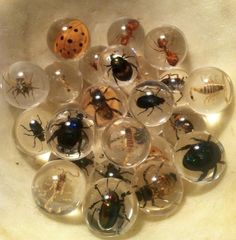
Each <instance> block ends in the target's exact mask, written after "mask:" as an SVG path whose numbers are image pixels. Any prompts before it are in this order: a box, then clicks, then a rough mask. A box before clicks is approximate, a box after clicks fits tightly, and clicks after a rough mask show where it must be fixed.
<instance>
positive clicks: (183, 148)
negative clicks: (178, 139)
mask: <svg viewBox="0 0 236 240" xmlns="http://www.w3.org/2000/svg"><path fill="white" fill-rule="evenodd" d="M191 147H192V144H187V145H185V146H184V147H182V148H180V149H178V150H176V152H179V151H183V150H187V149H189V148H191Z"/></svg>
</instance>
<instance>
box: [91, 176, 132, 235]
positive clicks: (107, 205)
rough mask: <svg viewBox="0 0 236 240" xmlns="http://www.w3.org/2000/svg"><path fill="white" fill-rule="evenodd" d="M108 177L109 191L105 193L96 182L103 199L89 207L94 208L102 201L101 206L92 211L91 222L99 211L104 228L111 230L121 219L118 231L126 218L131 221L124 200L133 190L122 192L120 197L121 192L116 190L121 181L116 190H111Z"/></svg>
mask: <svg viewBox="0 0 236 240" xmlns="http://www.w3.org/2000/svg"><path fill="white" fill-rule="evenodd" d="M108 179H109V178H107V180H106V181H107V191H106V192H105V193H101V191H100V190H99V188H98V186H97V184H95V186H94V188H95V189H96V190H97V192H98V193H99V195H100V197H101V199H100V200H99V201H96V202H95V203H93V204H92V205H91V206H90V207H89V209H90V210H92V209H93V208H94V207H95V206H96V205H97V204H98V203H100V202H102V204H101V207H100V208H94V210H93V212H92V215H91V217H92V219H91V222H93V221H94V214H95V212H96V211H98V212H99V214H98V224H99V226H100V227H101V228H102V229H104V230H109V229H111V228H112V227H114V226H115V224H117V223H118V219H119V218H120V219H121V224H119V225H118V226H117V232H119V230H120V228H121V227H122V225H123V223H124V221H125V220H127V221H130V220H129V218H128V217H127V215H126V213H125V204H124V200H125V197H126V196H128V195H130V194H131V192H129V191H127V192H123V193H121V195H120V197H119V194H118V193H117V192H116V189H117V188H118V186H119V184H120V183H121V181H119V182H118V183H117V185H116V187H115V189H114V190H111V189H110V188H109V187H108Z"/></svg>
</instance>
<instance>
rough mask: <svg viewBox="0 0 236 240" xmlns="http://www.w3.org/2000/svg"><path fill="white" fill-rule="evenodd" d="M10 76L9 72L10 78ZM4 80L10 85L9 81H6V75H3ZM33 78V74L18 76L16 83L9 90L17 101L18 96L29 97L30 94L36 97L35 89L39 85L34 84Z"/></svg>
mask: <svg viewBox="0 0 236 240" xmlns="http://www.w3.org/2000/svg"><path fill="white" fill-rule="evenodd" d="M9 78H10V76H9V74H8V79H9ZM3 79H4V81H5V82H6V83H7V84H8V85H9V83H8V82H7V81H6V79H5V77H4V75H3ZM32 79H33V75H31V76H30V77H27V78H26V77H18V78H16V79H15V80H16V85H15V86H12V87H10V89H9V90H8V91H7V92H11V94H12V95H13V97H14V99H15V101H16V102H18V101H17V96H19V95H22V96H24V98H26V97H29V96H30V94H31V96H32V97H34V89H38V88H37V87H33V86H32Z"/></svg>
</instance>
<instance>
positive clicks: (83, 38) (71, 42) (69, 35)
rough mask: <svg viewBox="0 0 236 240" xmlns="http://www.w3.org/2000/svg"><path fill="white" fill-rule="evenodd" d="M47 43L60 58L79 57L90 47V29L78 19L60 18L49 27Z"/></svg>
mask: <svg viewBox="0 0 236 240" xmlns="http://www.w3.org/2000/svg"><path fill="white" fill-rule="evenodd" d="M47 44H48V47H49V49H50V50H51V51H52V53H53V54H54V55H55V56H56V57H57V58H59V59H78V58H80V57H81V56H83V54H84V53H85V52H86V51H87V49H88V47H89V44H90V34H89V30H88V28H87V26H86V25H85V24H84V23H83V22H81V21H80V20H78V19H73V18H64V19H59V20H57V21H55V22H53V24H52V25H51V26H50V28H49V29H48V33H47Z"/></svg>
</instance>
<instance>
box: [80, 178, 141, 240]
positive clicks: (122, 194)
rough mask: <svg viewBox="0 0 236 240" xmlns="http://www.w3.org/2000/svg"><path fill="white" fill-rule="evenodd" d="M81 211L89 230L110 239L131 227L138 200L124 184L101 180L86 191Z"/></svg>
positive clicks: (114, 180) (119, 181)
mask: <svg viewBox="0 0 236 240" xmlns="http://www.w3.org/2000/svg"><path fill="white" fill-rule="evenodd" d="M82 211H83V214H84V216H85V220H86V223H87V225H88V227H89V228H90V230H92V231H93V232H94V233H96V234H98V235H100V236H104V237H114V236H118V235H122V234H124V233H126V232H127V231H128V230H129V229H130V228H131V227H132V226H133V224H134V223H135V220H136V218H137V215H138V201H137V198H136V196H135V194H134V193H133V192H132V189H131V188H130V186H129V184H127V183H126V182H124V181H121V180H119V179H116V178H103V179H100V180H98V181H97V182H96V183H95V184H94V185H93V186H92V187H91V188H90V189H89V190H88V192H87V194H86V197H85V200H84V202H83V205H82Z"/></svg>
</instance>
